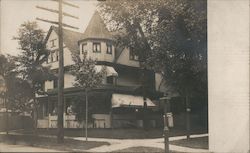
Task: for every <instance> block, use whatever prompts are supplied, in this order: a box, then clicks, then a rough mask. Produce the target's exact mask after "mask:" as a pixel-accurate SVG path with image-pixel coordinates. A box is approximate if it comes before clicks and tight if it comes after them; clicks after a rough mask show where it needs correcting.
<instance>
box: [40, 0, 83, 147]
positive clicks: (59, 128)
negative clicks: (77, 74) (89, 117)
mask: <svg viewBox="0 0 250 153" xmlns="http://www.w3.org/2000/svg"><path fill="white" fill-rule="evenodd" d="M52 1H56V2H58V10H53V9H49V8H44V7H41V6H36V7H37V8H38V9H42V10H46V11H49V12H53V13H57V14H58V22H55V21H50V20H45V19H41V18H37V20H40V21H43V22H48V23H52V24H57V25H58V28H59V30H58V37H59V39H58V40H59V68H58V69H59V70H58V103H57V107H58V108H57V110H58V112H57V143H63V142H64V129H63V128H64V127H63V125H64V124H63V121H64V118H63V114H64V93H63V90H64V57H63V26H65V27H69V28H73V29H78V28H77V27H74V26H71V25H67V24H65V23H63V15H64V16H68V17H71V18H75V19H78V17H75V16H73V15H71V14H68V13H66V12H63V4H64V5H68V6H70V7H74V8H79V7H78V6H77V5H74V4H71V3H68V2H66V1H64V0H52Z"/></svg>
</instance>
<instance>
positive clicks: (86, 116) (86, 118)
mask: <svg viewBox="0 0 250 153" xmlns="http://www.w3.org/2000/svg"><path fill="white" fill-rule="evenodd" d="M85 101H86V115H85V137H86V141H88V91H87V89H85Z"/></svg>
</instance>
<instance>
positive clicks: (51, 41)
mask: <svg viewBox="0 0 250 153" xmlns="http://www.w3.org/2000/svg"><path fill="white" fill-rule="evenodd" d="M55 42H56V39H52V40H50V44H51V45H50V46H51V48H53V47H56V43H55Z"/></svg>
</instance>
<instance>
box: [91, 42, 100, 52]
mask: <svg viewBox="0 0 250 153" xmlns="http://www.w3.org/2000/svg"><path fill="white" fill-rule="evenodd" d="M93 52H94V53H100V52H101V43H99V42H94V43H93Z"/></svg>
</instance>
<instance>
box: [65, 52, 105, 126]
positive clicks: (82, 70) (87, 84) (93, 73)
mask: <svg viewBox="0 0 250 153" xmlns="http://www.w3.org/2000/svg"><path fill="white" fill-rule="evenodd" d="M73 60H74V62H75V64H74V65H72V66H71V70H70V71H71V73H72V74H73V76H74V77H75V83H74V86H75V87H79V88H83V89H84V90H85V98H86V99H84V98H81V97H82V96H78V97H75V99H74V101H75V104H76V106H77V107H75V108H74V111H75V113H76V117H77V119H78V120H82V119H83V116H85V115H84V114H85V113H86V111H85V110H83V108H84V107H83V103H84V102H85V103H88V98H87V97H88V94H89V91H90V90H91V89H93V88H96V87H98V86H100V85H101V83H102V80H103V75H104V74H105V68H104V67H103V68H102V70H100V71H98V70H97V69H96V61H95V60H93V59H91V58H88V57H87V53H86V52H85V54H84V55H83V57H82V59H81V57H80V56H79V55H78V54H77V55H73ZM91 105H92V104H90V106H91ZM86 107H87V108H88V109H89V106H87V105H86ZM86 107H85V109H86ZM90 109H91V107H90ZM87 113H88V114H89V115H88V118H89V119H91V113H92V112H91V111H88V112H87ZM89 121H90V120H89Z"/></svg>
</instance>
